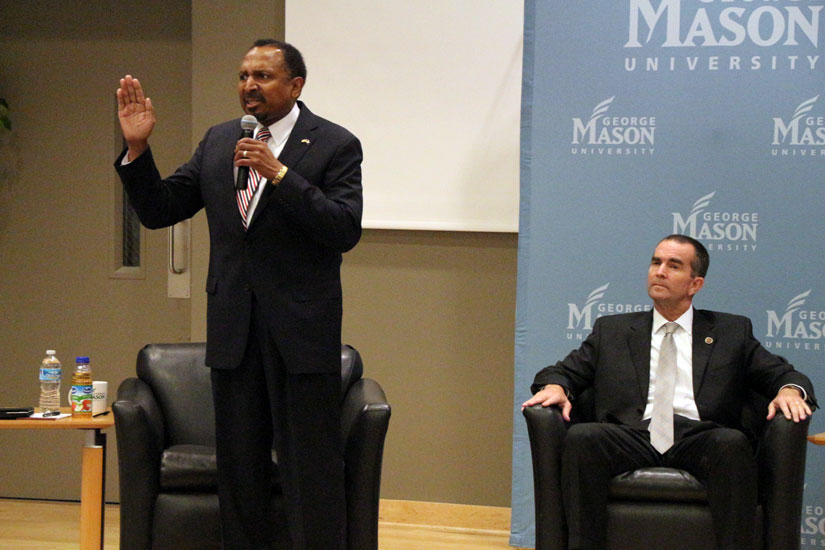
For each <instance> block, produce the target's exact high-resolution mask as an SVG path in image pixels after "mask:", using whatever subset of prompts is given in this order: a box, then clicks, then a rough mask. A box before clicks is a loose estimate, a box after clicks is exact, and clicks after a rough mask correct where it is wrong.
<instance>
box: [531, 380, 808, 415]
mask: <svg viewBox="0 0 825 550" xmlns="http://www.w3.org/2000/svg"><path fill="white" fill-rule="evenodd" d="M803 393H804V392H803V391H800V388H797V387H795V386H785V387H783V388H782V389H780V390H779V392H778V393H777V394H776V397H774V399H773V401H771V402H770V403H768V420H772V419H773V417H774V416H776V413H777V411H781V412H782V414H784V415H785V418H787V419H788V420H793V421H794V422H799V421H800V420H805V419H806V418H808V416H810V415H811V407H809V406H808V403H806V402H805V396H804V395H803ZM536 395H538V394H536Z"/></svg>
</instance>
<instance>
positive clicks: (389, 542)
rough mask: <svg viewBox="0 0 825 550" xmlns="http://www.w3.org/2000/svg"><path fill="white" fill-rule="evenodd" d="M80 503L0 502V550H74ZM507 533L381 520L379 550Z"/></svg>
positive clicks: (492, 544) (114, 515) (453, 547)
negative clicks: (0, 549)
mask: <svg viewBox="0 0 825 550" xmlns="http://www.w3.org/2000/svg"><path fill="white" fill-rule="evenodd" d="M79 518H80V505H79V504H77V503H71V502H45V501H37V500H6V499H0V548H2V549H3V550H77V548H78V540H79V538H80V535H79V529H78V520H79ZM104 531H105V533H104V536H105V544H104V550H118V537H119V534H120V518H119V511H118V507H117V505H107V506H106V522H105V527H104ZM508 539H509V533H507V532H506V531H488V530H472V529H458V528H452V527H438V526H425V525H409V524H402V523H390V522H381V523H380V524H379V527H378V544H379V547H380V549H381V550H423V549H426V550H509V549H510V548H511V547H510V546H509V544H508Z"/></svg>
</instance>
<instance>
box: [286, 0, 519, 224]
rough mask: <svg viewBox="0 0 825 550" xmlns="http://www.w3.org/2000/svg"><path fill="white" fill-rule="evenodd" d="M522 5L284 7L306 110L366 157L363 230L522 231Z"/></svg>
mask: <svg viewBox="0 0 825 550" xmlns="http://www.w3.org/2000/svg"><path fill="white" fill-rule="evenodd" d="M523 17H524V6H523V2H522V1H521V0H495V1H491V2H479V1H475V0H438V1H436V0H427V1H418V2H409V1H404V2H397V1H392V0H352V1H349V2H341V1H340V0H286V39H287V41H288V42H290V43H292V44H294V45H295V46H296V47H297V48H298V49H300V50H301V52H302V53H303V54H304V58H305V60H306V64H307V83H306V87H305V88H304V92H303V95H302V99H303V100H304V101H305V102H306V103H307V106H309V108H310V109H312V111H313V112H315V113H316V114H318V115H320V116H322V117H324V118H328V119H330V120H332V121H334V122H337V123H339V124H341V125H342V126H345V127H346V128H348V129H349V130H350V131H352V132H353V133H354V134H355V135H356V136H358V137H359V138H360V139H361V142H362V145H363V148H364V163H363V178H364V220H363V224H364V227H366V228H382V229H417V230H446V231H497V232H517V231H518V208H519V125H520V108H521V95H520V94H521V63H522V32H523V31H522V30H523V24H524V21H523Z"/></svg>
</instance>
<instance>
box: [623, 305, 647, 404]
mask: <svg viewBox="0 0 825 550" xmlns="http://www.w3.org/2000/svg"><path fill="white" fill-rule="evenodd" d="M651 330H653V312H648V313H647V314H646V315H643V316H641V317H639V318H638V319H637V320H636V321H634V322H633V323H632V324H631V325H630V328H629V334H628V339H627V345H628V347H630V356H631V357H632V359H633V367H634V370H635V372H636V381H637V384H638V387H639V397H640V399H641V400H642V403H646V402H647V392H648V390H649V387H650V331H651Z"/></svg>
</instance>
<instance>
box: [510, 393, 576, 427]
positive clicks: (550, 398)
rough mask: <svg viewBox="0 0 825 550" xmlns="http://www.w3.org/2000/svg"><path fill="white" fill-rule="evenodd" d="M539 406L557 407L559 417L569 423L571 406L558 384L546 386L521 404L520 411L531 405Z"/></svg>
mask: <svg viewBox="0 0 825 550" xmlns="http://www.w3.org/2000/svg"><path fill="white" fill-rule="evenodd" d="M539 404H540V405H541V406H542V407H549V406H551V405H559V407H560V408H561V415H562V417H563V418H564V419H565V420H566V421H568V422H569V421H570V410H571V409H572V408H573V404H572V403H570V400H569V399H568V398H567V392H566V391H564V388H563V387H561V386H559V385H558V384H547V385H546V386H544V387H543V388H542V389H541V390H539V391H538V392H536V394H535V395H534V396H533V397H531V398H530V399H528V400H527V401H525V402H524V403H522V404H521V410H524V409H525V408H527V407H532V406H533V405H539Z"/></svg>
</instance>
